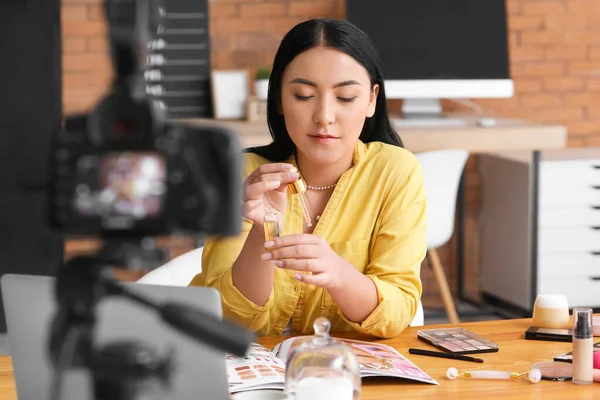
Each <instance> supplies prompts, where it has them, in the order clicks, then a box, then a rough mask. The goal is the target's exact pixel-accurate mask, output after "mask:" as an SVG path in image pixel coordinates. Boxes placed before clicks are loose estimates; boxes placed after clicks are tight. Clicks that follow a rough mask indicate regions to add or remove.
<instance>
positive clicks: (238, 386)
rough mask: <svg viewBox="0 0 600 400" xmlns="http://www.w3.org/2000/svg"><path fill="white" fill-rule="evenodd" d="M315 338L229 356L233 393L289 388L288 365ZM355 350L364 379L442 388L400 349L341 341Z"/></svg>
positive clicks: (252, 349) (262, 347) (261, 347)
mask: <svg viewBox="0 0 600 400" xmlns="http://www.w3.org/2000/svg"><path fill="white" fill-rule="evenodd" d="M307 339H312V336H310V337H308V336H300V337H293V338H289V339H286V340H284V341H283V342H281V343H279V344H278V345H276V346H275V347H274V348H273V349H272V350H269V349H267V348H266V347H264V346H261V345H259V344H257V343H253V344H252V345H251V347H250V349H249V350H248V352H247V353H246V356H245V357H236V356H233V355H228V356H227V379H228V382H229V392H230V393H236V392H243V391H247V390H257V389H281V390H283V389H284V388H285V385H284V384H285V365H286V362H287V359H288V358H289V357H290V356H291V354H292V351H293V350H294V349H295V348H296V347H298V345H300V344H301V343H302V342H303V341H304V340H307ZM335 339H336V340H341V341H343V342H344V343H345V344H346V345H348V346H349V347H350V349H352V351H353V352H354V354H356V356H357V358H358V362H359V363H360V371H361V377H363V378H366V377H371V376H384V377H395V378H402V379H409V380H413V381H418V382H424V383H431V384H434V385H439V383H438V382H436V381H435V380H434V379H433V378H431V377H430V376H429V375H427V374H426V373H425V372H423V371H422V370H421V369H420V368H419V367H417V366H416V365H414V364H413V363H412V362H411V361H410V360H408V359H407V358H405V357H404V356H403V355H402V354H400V353H399V352H398V351H397V350H396V349H394V348H393V347H390V346H388V345H385V344H381V343H371V342H363V341H358V340H350V339H340V338H335Z"/></svg>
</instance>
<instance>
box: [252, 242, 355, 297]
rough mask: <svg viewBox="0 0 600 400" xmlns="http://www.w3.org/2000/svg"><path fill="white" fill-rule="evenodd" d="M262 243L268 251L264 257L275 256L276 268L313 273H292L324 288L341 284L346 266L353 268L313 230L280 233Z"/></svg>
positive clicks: (273, 258)
mask: <svg viewBox="0 0 600 400" xmlns="http://www.w3.org/2000/svg"><path fill="white" fill-rule="evenodd" d="M265 247H266V249H267V250H268V252H266V253H265V254H263V255H262V259H263V260H274V261H275V266H276V267H279V268H284V269H289V270H293V271H302V272H310V273H311V274H312V275H311V274H296V275H294V277H295V278H296V279H298V280H300V281H302V282H305V283H309V284H311V285H316V286H320V287H322V288H324V289H333V288H335V287H338V286H341V285H342V279H343V277H344V276H345V275H347V271H348V268H352V269H354V267H353V266H352V264H350V263H349V262H348V261H346V260H344V259H343V258H342V257H340V256H339V255H338V254H337V253H336V252H335V251H333V249H332V248H331V246H329V244H328V243H327V242H326V241H325V240H324V239H323V238H322V237H320V236H317V235H313V234H308V233H303V234H298V235H286V236H280V237H277V238H275V239H274V240H272V241H269V242H266V243H265ZM345 271H346V273H344V272H345Z"/></svg>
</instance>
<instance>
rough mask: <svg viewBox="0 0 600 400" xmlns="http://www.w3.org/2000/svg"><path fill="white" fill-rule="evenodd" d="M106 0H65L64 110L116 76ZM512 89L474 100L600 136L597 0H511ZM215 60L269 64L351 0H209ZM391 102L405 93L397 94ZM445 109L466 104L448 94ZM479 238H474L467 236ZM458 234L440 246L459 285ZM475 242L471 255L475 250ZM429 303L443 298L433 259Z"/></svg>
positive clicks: (581, 140)
mask: <svg viewBox="0 0 600 400" xmlns="http://www.w3.org/2000/svg"><path fill="white" fill-rule="evenodd" d="M101 4H102V2H101V0H63V12H62V18H63V53H64V54H63V68H64V74H63V78H64V79H63V86H64V108H65V112H67V113H68V112H73V111H81V110H87V109H89V108H90V107H91V106H93V105H94V102H95V101H96V100H97V99H98V98H99V97H100V96H101V95H102V93H104V92H105V90H106V88H107V85H108V83H109V82H110V78H111V72H110V62H109V60H108V58H107V46H106V39H105V34H106V26H105V23H104V21H103V19H102V16H101V13H100V6H101ZM506 4H507V9H508V14H509V16H508V25H509V43H510V48H509V50H510V57H511V63H510V68H511V73H512V76H513V79H514V81H515V91H516V93H515V96H514V97H512V98H510V99H494V100H477V103H478V104H479V105H481V106H482V107H483V108H484V110H485V112H486V113H489V114H492V115H496V116H505V117H517V118H527V119H531V120H536V121H541V122H548V123H557V124H565V125H566V126H567V127H568V129H569V146H572V147H581V146H600V0H506ZM209 12H210V31H211V36H212V44H211V45H212V53H211V57H212V60H211V62H212V66H213V68H217V69H227V68H248V69H250V70H254V69H256V68H258V67H261V66H265V65H269V64H270V63H271V60H272V58H273V56H274V54H275V51H276V49H277V46H278V44H279V41H280V39H281V36H282V35H283V34H284V33H285V32H286V31H287V30H289V29H290V28H291V27H292V26H294V25H295V24H296V23H298V22H300V21H302V20H305V19H307V18H311V17H329V18H344V17H345V1H344V0H211V1H210V3H209ZM390 103H391V104H390V109H391V111H392V112H394V111H396V112H397V111H399V107H400V102H398V101H391V102H390ZM444 105H445V107H446V108H447V109H453V110H456V109H461V108H460V107H461V106H457V105H456V104H454V103H451V102H445V103H444ZM467 169H468V171H469V173H468V175H467V180H466V183H467V214H468V215H467V225H468V226H473V227H474V226H476V220H477V212H478V206H479V201H480V191H479V182H480V179H479V176H478V175H477V159H476V158H475V157H472V158H471V159H470V160H469V163H468V165H467ZM470 242H472V241H469V240H467V243H470ZM453 246H454V242H452V243H450V244H449V245H448V246H445V248H444V249H443V250H442V256H443V261H445V264H446V266H447V270H448V273H449V277H450V281H451V285H452V286H454V282H453V281H454V276H455V268H454V251H453ZM471 250H472V249H468V254H467V257H470V256H472V255H473V252H472V251H471ZM423 278H424V285H425V290H426V292H425V293H426V296H425V298H424V303H425V304H428V305H433V304H439V300H438V296H437V288H436V285H435V283H434V282H433V281H432V275H431V271H430V269H429V268H424V269H423Z"/></svg>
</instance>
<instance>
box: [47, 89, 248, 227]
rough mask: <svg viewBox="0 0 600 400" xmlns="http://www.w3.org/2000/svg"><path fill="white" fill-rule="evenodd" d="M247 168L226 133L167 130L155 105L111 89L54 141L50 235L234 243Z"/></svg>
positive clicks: (215, 129)
mask: <svg viewBox="0 0 600 400" xmlns="http://www.w3.org/2000/svg"><path fill="white" fill-rule="evenodd" d="M241 158H242V157H241V151H240V146H239V143H238V138H237V136H236V135H235V134H233V133H232V132H230V131H228V130H227V129H225V128H223V127H220V126H216V125H207V126H189V125H185V124H176V123H168V122H164V121H163V120H162V119H161V118H160V116H158V115H156V114H155V111H154V109H153V107H152V105H151V104H150V102H149V101H147V100H145V99H143V100H142V101H140V100H136V99H134V98H132V97H131V96H130V95H129V93H128V92H127V91H124V90H119V89H118V88H115V89H114V90H113V91H112V92H111V93H110V94H109V95H108V96H106V97H105V98H104V99H103V100H102V101H101V102H100V103H99V104H98V106H97V107H96V108H95V109H94V111H93V112H92V113H90V114H85V115H76V116H72V117H69V118H67V119H66V121H65V130H64V131H63V132H62V133H61V134H60V135H58V137H56V138H55V143H54V146H53V152H52V165H51V174H52V185H51V189H50V190H51V195H50V209H51V210H50V216H51V222H52V226H53V227H55V228H57V229H58V230H60V231H62V232H63V233H65V234H72V235H100V236H104V237H111V236H112V237H117V236H118V237H123V236H130V237H141V236H151V235H163V234H173V233H181V234H194V233H203V234H207V235H216V236H228V235H235V234H238V233H239V231H240V227H241V205H240V204H241V203H240V199H241V181H242V175H241V172H242V167H241Z"/></svg>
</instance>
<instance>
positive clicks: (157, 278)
mask: <svg viewBox="0 0 600 400" xmlns="http://www.w3.org/2000/svg"><path fill="white" fill-rule="evenodd" d="M203 250H204V247H199V248H197V249H194V250H192V251H189V252H187V253H184V254H182V255H180V256H179V257H175V258H174V259H172V260H171V261H169V262H168V263H166V264H164V265H161V266H160V267H158V268H156V269H154V270H152V271H150V272H148V273H147V274H146V275H144V276H142V277H141V278H140V279H138V281H137V282H138V283H145V284H148V285H164V286H187V285H188V284H189V283H190V282H191V281H192V279H193V278H194V276H196V275H197V274H199V273H200V272H202V252H203Z"/></svg>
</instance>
